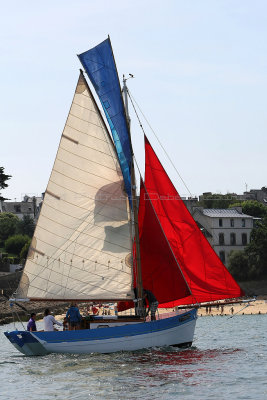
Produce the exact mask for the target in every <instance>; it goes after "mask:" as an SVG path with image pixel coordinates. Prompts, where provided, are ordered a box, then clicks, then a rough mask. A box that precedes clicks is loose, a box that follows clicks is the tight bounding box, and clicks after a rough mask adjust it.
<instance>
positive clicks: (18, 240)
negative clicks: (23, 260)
mask: <svg viewBox="0 0 267 400" xmlns="http://www.w3.org/2000/svg"><path fill="white" fill-rule="evenodd" d="M29 240H30V238H29V236H27V235H14V236H10V237H9V238H8V239H7V240H6V241H5V250H6V251H7V252H8V253H11V254H15V255H16V256H19V255H20V252H21V250H22V249H23V247H24V246H25V243H27V242H29Z"/></svg>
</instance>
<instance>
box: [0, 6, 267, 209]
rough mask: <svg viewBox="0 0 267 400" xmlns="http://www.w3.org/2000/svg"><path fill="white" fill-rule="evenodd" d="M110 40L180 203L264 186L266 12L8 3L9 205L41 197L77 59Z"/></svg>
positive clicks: (4, 137)
mask: <svg viewBox="0 0 267 400" xmlns="http://www.w3.org/2000/svg"><path fill="white" fill-rule="evenodd" d="M108 35H110V38H111V41H112V46H113V51H114V54H115V59H116V63H117V68H118V72H119V76H120V78H122V75H123V74H128V73H131V74H133V75H134V79H131V80H129V81H128V85H129V90H130V92H131V93H132V95H133V97H134V99H135V100H136V101H137V103H138V105H139V107H140V109H141V110H142V112H143V113H144V115H145V116H146V119H147V120H148V121H149V124H150V125H151V127H152V128H153V131H154V132H155V133H156V135H157V137H158V138H159V139H160V141H161V143H162V145H163V147H164V149H165V150H166V152H167V154H168V156H169V157H170V158H171V160H172V162H173V164H174V166H175V168H174V167H173V165H172V164H171V163H170V161H169V160H168V158H167V157H166V156H165V154H164V152H163V150H162V148H161V147H160V145H159V143H158V142H157V139H156V137H155V136H154V133H153V131H152V130H151V129H150V128H149V126H148V125H147V124H146V123H144V127H145V131H146V134H147V136H148V138H149V140H150V141H151V144H152V145H153V147H154V149H155V151H156V152H157V154H158V156H159V158H160V160H161V161H162V163H163V165H164V167H165V169H166V171H167V172H168V174H169V176H170V177H171V179H172V181H173V183H174V184H175V186H176V188H177V190H178V191H179V193H180V195H182V196H189V195H193V196H198V195H200V194H202V193H203V192H213V193H229V192H230V193H232V192H235V193H239V194H241V193H243V192H244V191H245V190H246V189H247V190H250V189H260V188H261V187H262V186H267V138H266V137H267V136H266V130H267V113H266V109H267V107H266V106H267V104H266V103H267V2H266V1H265V0H254V1H252V0H165V1H158V0H153V1H151V0H146V1H144V0H135V1H129V0H124V1H122V0H113V1H111V0H102V1H98V2H96V1H93V0H75V1H74V0H72V1H71V0H46V1H45V2H37V1H32V0H28V1H26V2H23V1H21V0H9V1H6V2H2V3H1V15H0V52H1V63H0V82H1V95H0V133H1V136H0V166H3V167H4V168H5V173H6V174H10V175H12V178H11V179H10V180H9V181H8V183H9V187H8V188H7V189H5V190H2V191H1V193H2V195H3V196H4V197H8V198H9V199H10V200H13V201H14V199H16V200H17V201H20V200H21V199H22V197H23V195H24V194H26V193H27V194H29V195H35V196H39V195H41V193H42V192H44V191H45V189H46V185H47V182H48V179H49V176H50V172H51V169H52V166H53V162H54V158H55V155H56V151H57V146H58V143H59V140H60V136H61V133H62V130H63V127H64V124H65V120H66V118H67V115H68V111H69V108H70V105H71V101H72V97H73V94H74V90H75V86H76V83H77V79H78V75H79V68H81V65H80V63H79V60H78V58H77V56H76V55H77V54H80V53H82V52H84V51H86V50H88V49H90V48H92V47H94V46H95V45H97V44H98V43H100V42H102V41H103V40H105V39H106V38H107V36H108ZM130 112H131V117H132V140H133V145H134V151H135V156H136V159H137V161H138V164H139V165H140V170H141V172H143V163H144V154H143V136H142V131H141V129H140V128H139V126H138V123H137V122H136V121H135V119H134V115H133V112H132V110H130ZM143 122H144V120H143ZM176 170H177V171H178V172H179V174H180V176H181V177H182V180H183V181H184V182H185V183H186V186H185V185H184V183H183V181H182V180H181V179H180V177H179V175H178V174H177V171H176ZM188 189H189V190H188Z"/></svg>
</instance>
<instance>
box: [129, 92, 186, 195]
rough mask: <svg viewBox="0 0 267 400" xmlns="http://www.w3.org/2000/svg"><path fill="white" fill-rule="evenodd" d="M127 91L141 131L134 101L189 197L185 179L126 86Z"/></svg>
mask: <svg viewBox="0 0 267 400" xmlns="http://www.w3.org/2000/svg"><path fill="white" fill-rule="evenodd" d="M127 92H128V95H129V98H130V100H131V103H132V106H133V109H134V112H135V115H136V117H137V119H138V122H139V125H140V127H141V129H142V131H143V133H144V134H145V131H144V128H143V125H142V123H141V120H140V118H139V115H138V113H137V111H136V108H135V106H134V103H135V104H136V106H137V108H138V109H139V111H140V113H141V114H142V116H143V118H144V119H145V121H146V123H147V124H148V126H149V128H150V129H151V131H152V133H153V134H154V136H155V138H156V139H157V141H158V143H159V145H160V147H161V148H162V150H163V151H164V153H165V155H166V157H167V158H168V160H169V162H170V163H171V165H172V167H173V168H174V170H175V172H176V173H177V175H178V176H179V178H180V179H181V181H182V182H183V184H184V186H185V188H186V190H187V191H188V193H189V195H190V197H193V195H192V193H191V191H190V189H189V188H188V186H187V185H186V183H185V181H184V180H183V178H182V176H181V174H180V173H179V171H178V170H177V168H176V167H175V165H174V163H173V161H172V159H171V158H170V156H169V155H168V153H167V151H166V150H165V148H164V147H163V145H162V143H161V141H160V140H159V137H158V136H157V134H156V132H155V131H154V129H153V128H152V126H151V125H150V123H149V121H148V120H147V118H146V116H145V115H144V113H143V112H142V110H141V108H140V107H139V105H138V103H137V101H136V100H135V99H134V97H133V96H132V94H131V93H130V91H129V89H128V88H127Z"/></svg>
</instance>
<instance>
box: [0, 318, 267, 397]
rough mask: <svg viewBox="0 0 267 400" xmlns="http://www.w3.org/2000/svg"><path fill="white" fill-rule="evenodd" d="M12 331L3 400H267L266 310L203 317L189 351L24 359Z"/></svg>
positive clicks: (0, 367) (1, 374) (4, 347)
mask: <svg viewBox="0 0 267 400" xmlns="http://www.w3.org/2000/svg"><path fill="white" fill-rule="evenodd" d="M16 326H17V327H18V328H19V329H20V327H19V324H17V323H16ZM38 326H39V327H40V323H39V322H38ZM13 329H14V325H13V324H9V325H4V326H1V327H0V346H1V352H0V399H3V400H10V399H12V400H13V399H14V400H15V399H19V400H24V399H25V400H26V399H27V400H32V399H34V400H50V399H58V400H59V399H60V400H61V399H62V400H63V399H64V400H66V399H70V400H76V399H77V400H78V399H79V400H83V399H108V400H120V399H122V400H128V399H129V400H130V399H131V400H132V399H136V400H137V399H138V400H139V399H152V400H157V399H161V400H171V399H183V400H184V399H185V400H189V399H190V400H191V399H194V400H202V399H203V400H208V399H212V400H214V399H218V400H224V399H225V400H226V399H227V400H236V399H246V400H247V399H253V400H264V399H267V315H236V316H234V317H233V318H229V317H227V316H217V317H211V316H208V317H200V318H198V320H197V327H196V332H195V342H194V346H193V347H191V348H190V349H186V350H179V349H176V348H172V347H168V348H155V349H150V350H143V351H137V352H127V353H116V354H91V355H75V354H73V355H60V354H50V355H48V356H44V357H25V356H23V355H21V354H20V353H19V352H17V350H16V349H15V348H14V347H13V346H12V345H11V344H10V343H9V342H8V340H7V339H6V338H5V336H4V334H3V332H4V331H5V330H13Z"/></svg>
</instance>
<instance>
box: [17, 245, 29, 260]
mask: <svg viewBox="0 0 267 400" xmlns="http://www.w3.org/2000/svg"><path fill="white" fill-rule="evenodd" d="M30 244H31V240H28V241H27V242H26V243H25V245H24V246H23V247H22V250H21V252H20V255H19V257H20V260H21V261H22V262H24V261H25V260H26V258H27V254H28V251H29V248H30Z"/></svg>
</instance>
